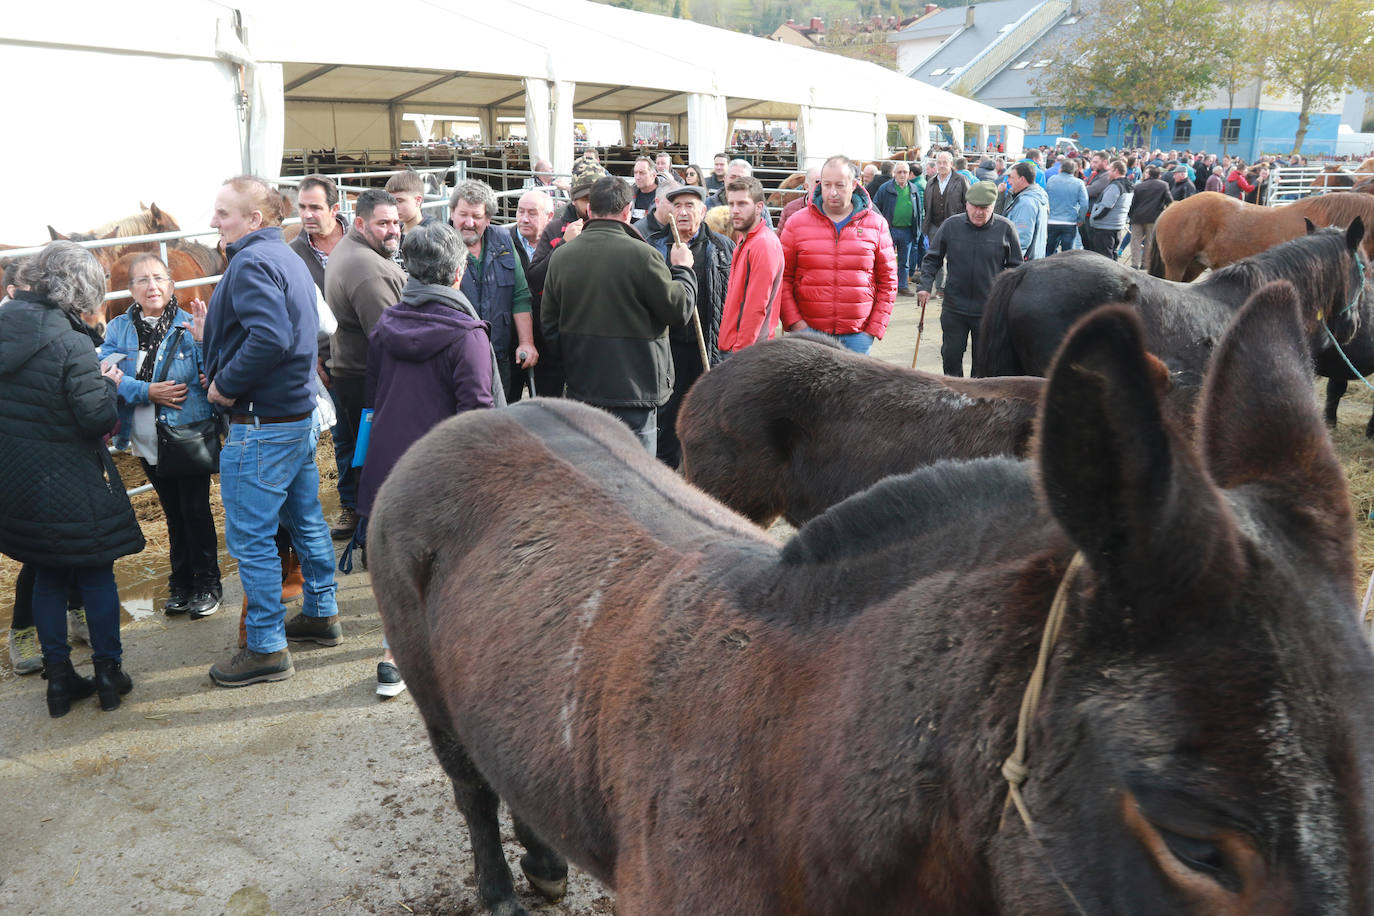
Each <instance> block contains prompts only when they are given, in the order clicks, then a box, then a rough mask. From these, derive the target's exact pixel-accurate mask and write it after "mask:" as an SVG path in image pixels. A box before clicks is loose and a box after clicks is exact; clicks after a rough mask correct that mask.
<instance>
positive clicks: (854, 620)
mask: <svg viewBox="0 0 1374 916" xmlns="http://www.w3.org/2000/svg"><path fill="white" fill-rule="evenodd" d="M1256 298H1257V299H1259V300H1262V301H1261V302H1260V303H1259V304H1260V305H1262V306H1263V307H1260V308H1253V307H1252V308H1247V309H1245V310H1244V311H1243V312H1242V313H1241V315H1240V316H1239V318H1238V319H1237V321H1236V322H1235V324H1234V325H1233V327H1232V329H1231V330H1230V331H1229V332H1228V334H1227V337H1226V338H1225V339H1224V340H1223V341H1222V343H1221V346H1220V347H1219V348H1218V352H1217V354H1216V358H1215V360H1214V363H1213V366H1214V368H1213V370H1212V372H1211V374H1210V377H1209V378H1208V383H1207V390H1206V394H1205V398H1204V404H1203V407H1202V416H1201V419H1200V422H1199V426H1198V433H1197V436H1196V439H1192V438H1189V437H1187V436H1184V435H1183V434H1181V433H1180V432H1179V431H1178V430H1177V429H1175V428H1173V427H1172V426H1171V425H1170V424H1169V423H1168V422H1167V421H1166V420H1164V419H1163V418H1162V415H1161V406H1160V394H1159V392H1158V391H1157V390H1156V386H1155V382H1156V375H1155V373H1154V371H1153V369H1152V368H1151V367H1150V365H1149V363H1148V361H1147V359H1146V354H1145V349H1144V346H1143V344H1142V336H1141V329H1140V327H1139V325H1138V322H1137V319H1136V318H1135V317H1134V316H1133V314H1132V313H1131V312H1130V311H1129V310H1126V309H1119V308H1108V309H1104V310H1101V311H1099V312H1096V313H1094V314H1093V315H1091V316H1090V317H1088V318H1087V319H1086V320H1084V321H1083V322H1081V323H1080V324H1079V325H1078V326H1077V327H1076V328H1075V329H1074V332H1073V333H1072V334H1071V335H1070V337H1069V339H1068V341H1067V342H1066V344H1065V347H1064V350H1063V352H1062V354H1061V356H1060V358H1059V360H1058V361H1057V363H1056V365H1055V369H1054V371H1053V372H1052V374H1051V377H1050V379H1049V382H1048V385H1047V386H1046V390H1045V396H1044V407H1043V411H1042V416H1041V420H1040V424H1039V429H1040V434H1039V439H1038V446H1037V449H1036V457H1035V461H1034V463H1033V466H1032V465H1031V463H1030V462H1017V461H1013V460H1010V459H1007V458H985V459H980V460H977V461H970V462H944V463H941V464H937V465H935V466H933V467H928V468H924V469H922V470H920V471H917V472H915V473H912V474H907V475H903V476H899V477H890V478H888V479H886V480H885V481H883V482H882V483H880V484H878V485H877V486H875V487H873V488H872V489H870V490H868V491H866V492H865V493H864V494H862V495H859V496H856V497H854V498H852V499H849V500H846V501H845V502H843V503H841V504H840V505H838V506H836V507H835V508H833V509H831V510H830V511H829V512H827V513H826V514H824V515H822V516H820V517H818V518H816V519H814V520H813V521H811V522H810V523H809V524H808V525H806V527H804V528H803V529H802V530H801V531H800V532H798V534H797V535H796V536H795V537H794V538H792V539H791V540H790V541H789V542H788V543H787V544H786V545H780V544H778V543H777V542H776V541H774V540H773V539H772V538H770V537H768V536H767V535H766V534H765V533H763V532H762V531H760V530H758V529H757V528H755V527H754V526H753V525H751V524H749V523H748V522H747V521H746V520H745V519H744V518H742V517H740V516H737V515H735V514H734V513H732V512H730V511H729V510H728V509H726V508H725V507H723V506H721V505H719V504H718V503H716V502H714V501H713V500H711V499H709V498H708V497H706V496H705V495H704V494H702V493H700V492H698V491H696V490H694V489H693V488H692V487H690V486H689V485H687V484H686V483H684V482H683V481H682V479H681V478H679V477H678V476H677V475H676V474H674V473H673V472H672V471H670V470H669V469H668V468H666V467H665V466H663V465H662V464H660V463H659V462H657V461H655V460H654V459H653V457H652V456H651V455H648V454H646V453H645V451H644V450H643V448H642V447H641V446H639V445H638V444H637V442H636V440H635V439H634V437H633V436H632V435H631V434H630V432H629V431H628V429H626V428H625V426H624V425H623V424H622V423H620V422H619V421H617V420H616V419H614V418H613V417H611V416H610V415H609V414H606V413H603V412H601V411H598V410H596V409H594V408H591V407H588V406H585V405H581V404H577V403H574V402H570V401H562V400H546V399H535V400H532V401H522V402H521V403H519V404H517V405H515V406H514V407H511V408H509V409H504V410H484V411H471V412H469V413H467V414H464V415H462V416H460V417H456V418H454V419H451V420H447V421H445V422H444V423H442V424H440V425H439V426H437V427H435V429H434V430H433V431H431V432H430V433H429V435H427V436H426V437H425V438H423V439H422V440H420V441H419V442H418V443H417V444H416V445H415V446H413V447H412V448H411V449H410V450H409V451H408V452H407V453H406V454H405V456H404V457H403V458H402V459H401V460H400V462H399V463H398V464H397V465H396V468H395V470H394V471H393V472H392V474H391V476H390V477H389V478H388V480H387V481H386V483H385V484H384V485H383V486H382V488H381V491H380V493H379V495H378V498H377V505H376V511H375V513H374V515H373V517H372V524H371V527H370V531H369V536H370V537H369V552H370V554H371V560H372V584H373V589H374V591H375V592H376V597H377V605H378V608H379V609H380V610H381V613H382V616H383V619H384V622H385V626H386V635H387V637H388V639H389V640H390V643H391V645H392V647H393V649H394V650H395V654H396V660H397V663H398V664H399V666H400V669H401V671H402V673H403V674H404V676H405V679H406V683H407V684H408V685H409V686H410V689H411V692H412V694H413V696H414V698H415V702H416V705H417V707H418V708H419V711H420V714H421V716H422V717H423V719H424V721H425V724H426V726H427V728H428V731H429V736H430V740H431V743H432V744H433V747H434V750H435V753H436V755H437V756H438V759H439V762H440V763H441V764H442V766H443V767H444V769H445V771H446V772H447V773H448V775H449V776H450V778H451V779H452V781H453V786H454V793H455V797H456V799H457V802H458V805H459V807H460V808H461V810H462V813H463V815H464V817H465V819H466V821H467V824H468V829H469V834H470V838H471V848H472V855H473V861H474V863H475V871H476V890H477V894H478V896H479V897H480V900H481V903H482V905H484V906H485V907H487V908H488V909H489V910H490V911H491V912H493V913H499V914H502V916H518V914H524V913H526V912H527V911H526V909H525V907H524V905H523V903H522V901H521V899H520V897H518V896H517V894H516V891H515V888H514V882H513V881H512V878H511V873H510V869H509V868H508V867H507V865H506V860H505V857H504V855H503V851H502V847H501V831H500V827H499V825H498V822H497V810H498V807H499V804H500V801H501V800H502V799H504V800H505V801H506V802H508V803H509V806H510V810H511V812H512V815H513V818H514V822H515V834H516V836H517V837H518V838H519V839H520V841H521V842H522V843H523V844H524V845H525V846H526V848H527V849H528V850H529V854H528V855H526V856H524V857H523V858H522V859H521V867H522V870H523V871H524V872H525V874H526V875H527V876H528V877H530V878H531V880H532V883H533V885H534V887H535V889H536V890H537V891H538V892H539V893H540V894H541V895H544V896H548V897H556V896H557V895H558V894H560V893H561V892H562V890H563V888H564V886H565V880H566V863H565V860H564V856H566V857H567V858H568V859H571V860H572V861H574V862H576V863H577V864H578V865H580V866H581V867H583V868H585V869H586V870H587V871H589V872H590V873H591V874H592V875H593V876H594V877H596V878H597V879H599V880H601V881H603V882H605V883H606V884H607V885H609V886H610V887H612V888H614V890H615V893H616V905H615V908H616V911H617V912H618V913H620V914H622V916H640V914H650V913H721V912H731V913H742V914H762V913H789V914H811V913H816V914H822V913H824V914H831V913H834V914H841V913H844V914H848V913H864V914H884V913H929V914H991V913H1016V914H1044V913H1068V912H1074V911H1077V912H1084V913H1086V912H1094V913H1109V912H1139V911H1141V910H1142V909H1148V910H1150V911H1151V912H1157V913H1199V914H1201V913H1355V912H1361V913H1365V912H1370V911H1371V910H1374V813H1372V812H1371V810H1370V804H1371V802H1370V800H1371V799H1374V655H1371V653H1370V648H1369V644H1368V643H1367V642H1366V640H1365V637H1364V635H1363V633H1362V631H1361V627H1360V626H1359V624H1358V623H1357V621H1356V614H1357V602H1356V597H1355V593H1354V579H1355V574H1356V570H1355V558H1354V551H1353V550H1352V548H1351V546H1350V545H1351V543H1352V541H1353V538H1354V525H1353V522H1352V518H1351V509H1350V501H1349V496H1348V494H1347V491H1346V484H1345V477H1344V475H1343V474H1342V472H1341V467H1340V464H1339V462H1338V461H1337V459H1336V456H1335V454H1334V452H1333V450H1332V446H1331V442H1330V439H1329V437H1328V436H1327V434H1326V430H1325V429H1324V428H1323V426H1322V423H1321V419H1320V418H1319V417H1318V416H1317V413H1316V410H1315V405H1314V404H1313V401H1312V383H1311V375H1310V367H1309V356H1308V348H1307V344H1306V341H1305V340H1304V335H1303V330H1302V326H1301V324H1300V322H1299V318H1298V314H1297V306H1296V304H1295V296H1294V293H1293V290H1292V288H1291V287H1289V286H1287V285H1286V284H1276V285H1274V286H1271V287H1268V288H1266V289H1264V290H1262V291H1261V292H1260V293H1259V295H1258V296H1257V297H1256ZM1256 392H1263V397H1258V396H1256ZM855 445H856V450H855V460H862V456H863V451H862V446H863V443H855ZM1075 557H1077V560H1075V559H1074V558H1075ZM1052 609H1053V613H1051V612H1052ZM1056 621H1057V622H1056ZM1047 622H1048V623H1049V625H1048V626H1047ZM1042 634H1050V636H1049V638H1043V637H1042ZM1054 634H1057V638H1055V637H1054ZM1042 641H1043V642H1044V644H1045V649H1044V650H1043V663H1042V664H1041V665H1040V666H1037V663H1036V660H1037V655H1038V654H1039V653H1041V651H1042V650H1041V649H1040V648H1039V647H1040V646H1041V644H1042ZM1032 683H1034V684H1035V685H1039V689H1038V690H1030V689H1028V685H1031V684H1032ZM1027 695H1029V696H1036V695H1038V701H1036V700H1031V701H1030V702H1028V703H1027V704H1026V708H1025V711H1024V713H1020V716H1021V722H1020V724H1019V725H1018V713H1019V711H1020V710H1021V708H1022V705H1023V700H1022V698H1023V696H1027ZM1008 780H1010V784H1011V785H1012V786H1014V787H1015V788H1014V792H1013V796H1012V797H1013V798H1014V800H1015V801H1016V803H1017V805H1018V806H1024V808H1023V809H1020V808H1018V809H1016V810H1013V809H1011V808H1010V807H1009V804H1008V799H1009V789H1008ZM1017 810H1022V814H1021V816H1020V817H1018V816H1017ZM454 908H455V909H458V908H461V907H460V906H459V905H458V901H454Z"/></svg>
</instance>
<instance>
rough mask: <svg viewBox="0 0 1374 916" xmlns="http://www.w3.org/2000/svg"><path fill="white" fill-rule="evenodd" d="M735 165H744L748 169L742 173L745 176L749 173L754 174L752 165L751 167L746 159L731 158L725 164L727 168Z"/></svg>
mask: <svg viewBox="0 0 1374 916" xmlns="http://www.w3.org/2000/svg"><path fill="white" fill-rule="evenodd" d="M737 165H742V166H744V167H745V168H746V169H748V171H747V172H745V173H744V174H745V175H746V176H749V175H752V174H754V167H753V166H752V165H750V164H749V160H747V159H731V160H730V165H729V166H727V168H733V167H734V166H737Z"/></svg>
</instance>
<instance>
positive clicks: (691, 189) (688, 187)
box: [663, 184, 706, 203]
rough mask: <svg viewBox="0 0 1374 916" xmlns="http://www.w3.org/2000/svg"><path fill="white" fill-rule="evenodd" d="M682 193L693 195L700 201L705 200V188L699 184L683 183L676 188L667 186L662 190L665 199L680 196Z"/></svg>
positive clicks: (703, 201)
mask: <svg viewBox="0 0 1374 916" xmlns="http://www.w3.org/2000/svg"><path fill="white" fill-rule="evenodd" d="M683 194H692V195H695V196H696V198H697V199H698V200H700V201H701V202H702V203H705V202H706V189H705V188H703V187H702V186H701V185H699V184H683V185H678V186H677V187H676V188H669V189H668V190H666V191H664V192H663V197H664V199H665V200H672V199H673V198H674V197H681V196H682V195H683Z"/></svg>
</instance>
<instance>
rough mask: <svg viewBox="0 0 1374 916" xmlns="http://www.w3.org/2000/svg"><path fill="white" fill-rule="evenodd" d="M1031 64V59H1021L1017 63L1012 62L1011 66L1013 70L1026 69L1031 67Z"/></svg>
mask: <svg viewBox="0 0 1374 916" xmlns="http://www.w3.org/2000/svg"><path fill="white" fill-rule="evenodd" d="M1029 66H1030V61H1028V60H1023V61H1019V62H1017V63H1014V64H1012V65H1011V68H1012V69H1013V70H1024V69H1026V68H1027V67H1029Z"/></svg>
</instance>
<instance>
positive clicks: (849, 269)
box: [782, 187, 897, 339]
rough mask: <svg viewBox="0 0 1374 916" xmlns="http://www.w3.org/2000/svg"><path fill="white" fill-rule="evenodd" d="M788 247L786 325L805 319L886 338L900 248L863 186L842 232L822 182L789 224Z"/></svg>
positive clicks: (820, 327) (827, 328) (830, 330)
mask: <svg viewBox="0 0 1374 916" xmlns="http://www.w3.org/2000/svg"><path fill="white" fill-rule="evenodd" d="M782 251H783V274H782V326H783V327H784V328H790V327H791V326H792V325H794V324H796V323H797V322H798V321H805V322H806V323H807V324H808V325H809V326H810V327H812V328H814V329H816V330H817V331H822V332H824V333H826V334H853V333H855V332H856V331H864V332H865V333H868V334H872V335H873V336H874V337H876V338H879V339H881V338H882V336H883V332H884V331H886V330H887V322H888V319H889V318H890V317H891V316H892V304H893V303H894V302H895V301H896V300H897V251H896V249H895V248H893V246H892V234H891V233H890V232H889V231H888V228H887V221H886V220H884V219H883V217H882V215H881V214H879V213H878V211H876V210H874V209H873V203H872V201H870V200H869V198H868V194H867V192H865V191H864V189H863V188H855V189H854V213H853V215H852V217H851V218H850V220H849V222H848V223H845V226H844V228H843V229H841V230H839V231H838V232H836V231H835V223H834V221H833V220H831V219H830V217H828V216H826V215H825V212H824V211H823V210H821V205H820V188H819V187H817V188H816V191H815V194H814V195H813V196H812V198H811V200H810V201H808V202H807V205H806V208H805V209H804V210H802V211H800V212H799V213H797V214H796V215H795V216H793V217H792V218H791V219H789V220H788V221H787V225H786V226H784V227H783V230H782Z"/></svg>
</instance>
